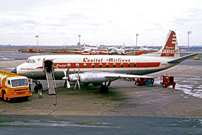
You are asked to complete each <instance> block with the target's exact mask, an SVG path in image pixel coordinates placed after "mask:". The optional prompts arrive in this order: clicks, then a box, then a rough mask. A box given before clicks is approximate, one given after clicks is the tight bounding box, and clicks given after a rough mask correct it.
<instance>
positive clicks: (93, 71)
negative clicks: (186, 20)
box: [12, 31, 196, 92]
mask: <svg viewBox="0 0 202 135" xmlns="http://www.w3.org/2000/svg"><path fill="white" fill-rule="evenodd" d="M194 55H196V54H189V55H186V56H183V57H180V53H179V48H178V43H177V39H176V34H175V32H174V31H169V34H168V37H167V40H166V43H165V45H164V46H163V47H162V48H161V49H160V50H159V51H158V52H154V53H150V54H144V55H140V56H130V55H39V56H31V57H29V58H28V59H27V62H25V63H23V64H21V65H19V66H17V67H16V68H15V70H13V71H12V72H16V73H17V74H20V75H24V76H27V77H29V78H33V79H46V72H54V76H55V78H56V79H65V80H66V81H67V87H68V88H69V87H70V84H69V82H75V84H76V85H78V86H79V87H80V83H84V84H89V83H94V84H101V87H100V89H101V91H105V92H106V91H108V86H109V85H110V83H111V81H114V80H116V79H120V78H139V77H141V75H145V74H149V73H153V72H157V71H161V70H164V69H168V68H170V67H173V66H175V65H176V64H178V63H180V62H182V61H183V60H185V59H188V58H190V57H191V56H194ZM107 82H108V83H107ZM76 85H75V86H76Z"/></svg>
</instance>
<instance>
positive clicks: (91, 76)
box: [69, 72, 109, 83]
mask: <svg viewBox="0 0 202 135" xmlns="http://www.w3.org/2000/svg"><path fill="white" fill-rule="evenodd" d="M77 77H78V74H71V75H69V81H73V82H74V81H77ZM108 80H109V79H107V78H106V77H105V74H100V73H89V72H88V73H80V74H79V82H81V83H96V82H107V81H108Z"/></svg>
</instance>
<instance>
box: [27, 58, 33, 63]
mask: <svg viewBox="0 0 202 135" xmlns="http://www.w3.org/2000/svg"><path fill="white" fill-rule="evenodd" d="M27 63H35V60H34V59H28V60H27Z"/></svg>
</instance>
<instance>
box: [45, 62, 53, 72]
mask: <svg viewBox="0 0 202 135" xmlns="http://www.w3.org/2000/svg"><path fill="white" fill-rule="evenodd" d="M53 70H54V64H53V62H52V61H51V60H45V59H44V60H43V71H44V72H47V73H52V72H53Z"/></svg>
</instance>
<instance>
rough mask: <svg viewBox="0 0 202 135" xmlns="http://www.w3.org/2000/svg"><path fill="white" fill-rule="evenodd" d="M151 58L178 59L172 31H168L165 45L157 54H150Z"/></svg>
mask: <svg viewBox="0 0 202 135" xmlns="http://www.w3.org/2000/svg"><path fill="white" fill-rule="evenodd" d="M151 56H157V57H167V58H179V57H180V53H179V47H178V43H177V37H176V34H175V32H174V31H169V33H168V36H167V40H166V43H165V45H164V46H163V47H162V48H161V49H160V50H159V51H158V52H156V53H152V54H151Z"/></svg>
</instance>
